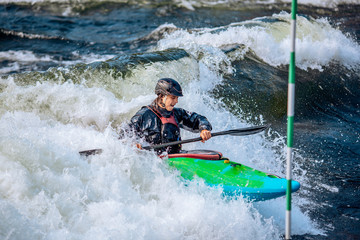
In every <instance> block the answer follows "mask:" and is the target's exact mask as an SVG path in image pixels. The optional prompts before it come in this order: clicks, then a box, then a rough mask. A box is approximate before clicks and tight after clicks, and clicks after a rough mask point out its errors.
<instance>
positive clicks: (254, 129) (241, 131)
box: [142, 125, 269, 150]
mask: <svg viewBox="0 0 360 240" xmlns="http://www.w3.org/2000/svg"><path fill="white" fill-rule="evenodd" d="M268 127H269V125H264V126H258V127H248V128H239V129H233V130H227V131H221V132H214V133H211V136H212V137H215V136H222V135H231V136H246V135H251V134H255V133H258V132H261V131H264V130H265V129H267V128H268ZM201 140H203V139H202V138H201V137H197V138H191V139H186V140H180V141H175V142H169V143H163V144H158V145H150V146H143V147H142V148H143V149H145V150H149V149H159V148H163V147H168V146H172V145H177V144H185V143H191V142H198V141H201Z"/></svg>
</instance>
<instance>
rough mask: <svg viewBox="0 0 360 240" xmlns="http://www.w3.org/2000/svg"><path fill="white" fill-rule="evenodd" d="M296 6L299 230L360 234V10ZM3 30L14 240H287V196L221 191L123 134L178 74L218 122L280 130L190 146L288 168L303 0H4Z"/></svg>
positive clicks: (325, 235)
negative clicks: (290, 84)
mask: <svg viewBox="0 0 360 240" xmlns="http://www.w3.org/2000/svg"><path fill="white" fill-rule="evenodd" d="M298 3H299V6H298V13H299V15H298V17H297V39H296V65H297V69H296V77H297V78H296V106H295V134H294V151H295V152H294V166H293V167H294V169H293V179H295V180H297V181H299V182H300V183H301V188H300V190H299V191H298V192H297V193H295V194H293V202H292V236H293V239H358V238H360V230H359V227H360V224H359V219H360V204H359V203H360V201H359V200H360V194H359V192H360V191H359V186H360V185H359V183H360V127H359V126H360V125H359V123H360V110H359V109H360V108H359V107H360V106H359V105H360V45H359V43H360V17H359V14H358V13H359V11H360V5H359V2H358V1H354V0H348V1H345V0H338V1H337V0H328V1H320V0H316V1H307V0H303V1H300V0H299V1H298ZM0 23H1V25H0V60H1V61H0V143H1V144H0V219H1V221H0V238H1V239H282V238H283V235H284V226H285V198H284V197H283V198H278V199H274V200H270V201H265V202H256V203H251V202H247V201H246V200H244V199H241V198H240V199H233V200H229V199H223V198H222V197H221V191H220V190H219V189H214V188H210V187H207V186H206V185H205V184H204V183H203V182H202V181H201V180H196V181H193V182H190V183H189V182H187V183H184V181H182V180H181V178H179V173H178V172H175V171H172V170H170V169H169V168H168V166H167V164H166V162H164V161H162V160H160V159H159V158H157V157H156V156H155V154H154V153H152V152H144V151H138V150H136V149H135V148H134V145H133V139H130V138H125V139H122V140H119V139H118V137H119V133H120V132H121V129H122V128H123V127H124V126H125V125H126V124H127V122H128V121H129V119H130V118H131V116H132V115H133V114H134V113H135V112H136V111H137V110H138V109H139V108H140V107H141V106H143V105H147V104H149V103H150V102H151V101H152V100H153V99H154V98H155V94H154V92H153V90H154V86H155V84H156V81H157V80H158V79H159V78H162V77H172V78H174V79H176V80H178V81H179V82H180V83H181V85H182V86H183V90H184V97H183V98H181V99H180V100H179V104H178V105H179V107H183V108H185V109H187V110H190V111H195V112H198V113H200V114H202V115H205V116H207V117H208V119H209V120H210V122H211V123H212V125H213V129H214V131H222V130H228V129H233V128H241V127H248V126H252V125H259V124H268V123H269V124H271V128H270V129H269V130H267V131H266V132H263V133H261V134H256V135H251V136H245V137H231V136H221V137H214V138H213V139H211V140H209V141H207V142H206V143H191V144H186V145H184V146H183V147H184V149H213V150H217V151H220V152H222V153H223V155H224V156H226V157H228V158H230V159H231V160H233V161H237V162H240V163H243V164H246V165H249V166H251V167H254V168H257V169H259V170H263V171H266V172H269V173H274V174H277V175H280V176H282V177H285V169H286V163H285V162H286V159H285V152H286V98H287V81H288V62H289V56H290V53H289V48H290V1H260V0H259V1H236V0H227V1H226V0H225V1H185V0H182V1H180V0H173V1H161V0H158V1H140V0H139V1H136V0H134V1H120V0H119V1H115V0H113V1H100V0H88V1H70V0H51V1H50V0H48V1H47V0H26V1H21V0H2V1H1V3H0ZM192 137H197V135H196V134H194V133H189V132H182V138H183V139H187V138H192ZM93 148H102V149H103V153H102V154H99V155H94V156H90V157H88V158H84V157H82V156H80V155H79V154H78V152H79V151H82V150H87V149H93Z"/></svg>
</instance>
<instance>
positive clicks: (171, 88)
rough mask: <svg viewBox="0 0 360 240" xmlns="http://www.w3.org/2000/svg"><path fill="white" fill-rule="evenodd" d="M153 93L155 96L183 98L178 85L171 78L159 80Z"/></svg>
mask: <svg viewBox="0 0 360 240" xmlns="http://www.w3.org/2000/svg"><path fill="white" fill-rule="evenodd" d="M155 93H156V94H157V95H159V94H162V95H164V96H166V95H174V96H178V97H182V96H183V94H182V90H181V86H180V84H179V83H178V82H177V81H175V80H174V79H172V78H161V79H160V80H159V81H158V82H157V84H156V87H155Z"/></svg>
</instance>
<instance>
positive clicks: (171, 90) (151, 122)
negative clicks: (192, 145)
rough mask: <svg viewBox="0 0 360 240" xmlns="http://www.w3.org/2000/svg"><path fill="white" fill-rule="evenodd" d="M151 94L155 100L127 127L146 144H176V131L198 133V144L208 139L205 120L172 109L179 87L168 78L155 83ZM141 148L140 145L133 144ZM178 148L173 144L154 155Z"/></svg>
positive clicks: (179, 109) (187, 112)
mask: <svg viewBox="0 0 360 240" xmlns="http://www.w3.org/2000/svg"><path fill="white" fill-rule="evenodd" d="M155 93H156V95H157V98H156V99H155V100H154V101H153V102H152V103H151V104H150V105H148V106H143V107H142V108H141V109H140V110H139V111H138V112H137V113H136V114H135V115H134V116H133V117H132V118H131V120H130V124H129V126H130V128H131V129H132V130H133V131H134V132H135V134H136V135H137V136H138V137H140V138H143V139H144V140H145V141H146V142H147V143H149V144H152V145H154V144H161V143H167V142H174V141H180V140H181V136H180V128H183V129H186V130H189V131H192V132H200V137H201V138H202V142H205V141H207V140H208V139H210V138H211V130H212V127H211V124H210V122H209V121H208V120H207V118H206V117H204V116H202V115H200V114H197V113H195V112H189V111H186V110H184V109H182V108H175V105H176V104H177V103H178V98H179V97H182V96H183V94H182V89H181V86H180V84H179V83H178V82H177V81H175V80H174V79H172V78H162V79H160V80H158V82H157V84H156V87H155ZM137 147H138V148H141V145H140V144H137ZM180 150H181V145H180V144H178V145H173V146H169V147H166V148H162V149H159V150H158V153H159V154H161V153H162V152H165V151H166V152H167V153H178V152H180Z"/></svg>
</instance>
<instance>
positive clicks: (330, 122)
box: [0, 3, 360, 239]
mask: <svg viewBox="0 0 360 240" xmlns="http://www.w3.org/2000/svg"><path fill="white" fill-rule="evenodd" d="M66 9H67V8H66V6H65V5H63V4H54V5H53V6H51V5H15V4H1V5H0V26H1V27H0V52H3V53H10V52H11V51H29V52H32V53H33V55H35V56H37V57H38V58H37V59H36V60H26V61H21V60H19V58H16V59H15V60H14V59H12V58H11V57H6V56H5V57H4V56H3V57H0V59H1V62H0V68H1V69H7V68H8V69H9V70H7V71H5V70H4V71H3V76H4V77H7V75H9V74H14V76H17V78H18V79H21V78H22V80H19V81H27V79H30V78H31V76H35V77H34V79H35V80H34V81H36V78H37V77H38V75H36V74H38V73H36V72H35V71H46V70H47V69H49V68H50V67H55V68H58V67H61V66H69V65H70V66H71V67H70V69H71V68H72V66H74V64H73V63H74V61H76V63H78V65H77V67H73V68H72V69H78V68H80V66H82V67H86V66H87V65H86V64H84V63H83V62H85V60H84V61H83V59H84V58H82V57H84V56H89V55H91V54H93V55H92V56H94V57H93V58H94V59H93V60H96V58H97V57H98V56H104V55H109V56H110V57H113V56H117V57H119V58H120V60H119V61H118V62H116V61H115V63H114V62H113V65H117V63H119V64H120V63H124V62H126V63H128V62H127V61H130V60H129V58H124V57H123V56H132V54H140V56H139V59H136V58H133V62H132V63H133V64H142V62H144V59H148V60H149V61H150V62H151V61H154V62H155V61H157V60H156V57H155V60H154V59H153V58H152V57H154V56H152V57H150V56H149V55H146V54H144V53H145V52H146V51H148V50H149V49H151V48H152V47H154V46H156V44H157V43H158V41H159V40H161V39H162V38H163V37H164V32H165V33H171V32H173V31H174V29H172V28H171V27H169V28H166V29H164V31H158V32H155V33H153V34H151V35H149V34H150V33H151V32H152V31H153V30H155V29H156V28H157V27H159V26H160V25H162V24H165V23H173V24H174V25H176V27H177V28H182V29H190V30H191V29H196V28H215V27H221V26H227V25H229V24H231V23H237V22H243V21H246V20H252V19H254V18H257V17H264V16H271V15H272V14H274V13H275V14H277V13H279V12H280V11H282V10H284V11H289V9H290V6H289V5H287V4H277V5H258V6H256V5H252V6H251V7H246V6H242V7H239V8H231V7H203V8H196V9H195V10H194V11H191V10H188V9H185V8H179V7H176V6H175V5H171V4H158V5H142V6H139V5H125V4H100V3H98V4H89V5H81V6H76V7H73V8H72V12H71V13H69V14H64V12H66ZM298 12H299V14H301V15H302V16H305V17H312V18H320V17H325V18H327V19H328V22H329V23H330V24H331V26H333V27H334V28H336V29H339V30H340V31H341V32H343V34H344V35H346V36H347V37H348V38H349V39H352V41H353V42H355V43H356V44H357V49H359V47H358V46H359V44H360V16H359V12H360V5H339V6H337V7H336V8H323V7H314V6H299V8H298ZM239 48H241V46H234V48H233V49H227V50H224V52H226V54H228V55H229V54H231V53H232V52H234V51H236V50H237V49H239ZM141 54H142V55H141ZM166 54H168V55H169V54H170V58H172V57H171V56H173V58H174V59H177V57H176V55H178V58H181V56H179V54H180V55H181V53H179V51H178V50H176V51H175V53H171V52H170V53H164V54H160V58H162V57H164V56H165V55H166ZM172 54H174V55H172ZM353 54H354V55H357V56H359V55H360V52H354V53H353ZM166 56H167V55H166ZM166 56H165V57H164V58H162V60H164V59H165V58H166ZM42 57H43V58H45V57H49V58H50V60H44V59H43V60H42V59H41V58H42ZM110 57H109V58H110ZM121 57H123V58H121ZM85 58H86V57H85ZM126 59H127V60H126ZM134 59H135V60H134ZM24 60H25V59H24ZM130 62H131V61H130ZM15 63H18V64H19V65H18V67H14V66H15V65H14V64H15ZM109 63H111V62H109ZM359 64H360V63H359V62H357V63H355V67H354V66H352V67H350V68H348V67H346V66H344V65H345V64H344V63H342V62H337V61H332V62H331V63H330V64H328V65H326V66H324V67H323V69H322V71H319V70H317V69H300V68H297V70H296V74H297V82H296V106H295V109H296V121H295V136H294V139H295V141H294V142H295V149H296V153H297V154H300V155H301V156H302V158H296V157H295V159H296V160H298V161H299V162H298V164H299V166H300V167H301V168H302V169H304V170H305V171H306V172H307V178H308V179H309V180H310V181H313V182H322V183H326V186H327V187H329V186H332V187H330V188H331V189H330V190H329V189H327V187H326V186H321V185H320V186H319V185H318V184H314V186H311V185H310V186H304V187H303V188H302V192H300V193H299V194H300V195H304V196H305V198H308V199H311V201H309V206H307V205H306V204H305V205H303V208H304V209H302V210H303V211H308V214H309V216H310V217H311V218H312V219H313V220H314V221H315V222H316V223H317V224H319V228H320V229H323V230H324V231H325V233H326V236H320V235H310V234H305V235H297V236H296V235H295V236H293V239H359V238H360V230H359V227H360V224H359V220H360V191H359V190H360V189H359V188H360V184H359V183H360V70H359V69H360V68H359ZM95 65H96V64H95ZM95 65H93V66H95ZM120 65H121V64H120ZM126 66H128V65H126ZM231 66H233V67H234V69H236V71H235V72H234V73H232V74H229V73H223V72H221V71H219V72H220V73H221V74H222V75H223V76H224V80H223V81H222V82H221V84H219V85H218V86H216V87H215V88H214V89H213V90H212V91H211V92H210V95H211V96H213V97H215V98H217V99H221V100H222V102H223V103H224V104H225V108H226V109H227V110H228V111H229V112H231V113H233V114H235V115H237V116H239V118H242V119H245V120H246V121H248V122H249V123H254V124H256V123H259V122H260V120H259V117H258V116H259V115H261V116H262V118H263V120H262V121H265V122H267V123H271V124H272V127H273V129H274V130H276V131H277V132H279V133H280V134H281V135H283V136H286V125H285V124H286V98H287V78H288V72H287V68H288V66H287V65H286V64H285V65H279V66H273V65H271V64H269V63H267V62H266V61H264V60H263V59H261V57H259V56H257V55H256V54H255V53H254V52H248V53H246V55H245V57H244V58H243V59H235V60H233V61H232V62H231ZM115 67H116V66H115ZM25 72H29V73H28V75H26V73H25ZM22 74H25V75H22ZM124 74H125V73H124ZM73 75H75V74H73ZM69 78H70V77H69ZM270 138H271V137H270ZM305 159H306V161H305ZM334 189H335V190H334ZM336 189H337V190H336ZM314 202H316V203H317V206H316V207H314V206H312V205H311V204H312V203H314Z"/></svg>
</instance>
